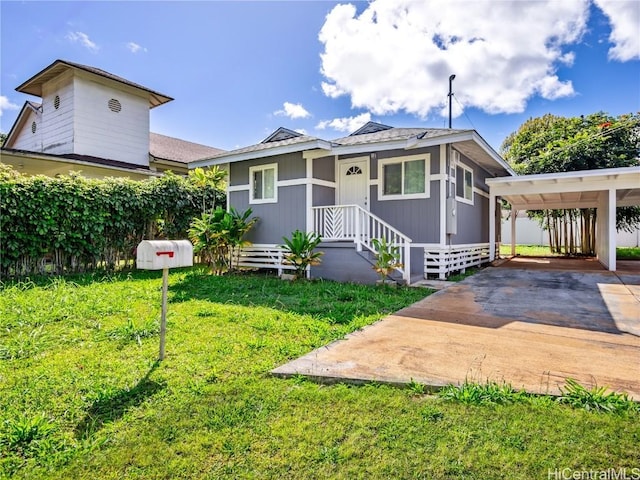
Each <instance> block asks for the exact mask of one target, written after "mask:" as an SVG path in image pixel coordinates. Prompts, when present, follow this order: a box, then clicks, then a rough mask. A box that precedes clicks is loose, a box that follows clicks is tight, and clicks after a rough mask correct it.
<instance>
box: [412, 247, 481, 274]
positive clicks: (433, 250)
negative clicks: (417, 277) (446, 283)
mask: <svg viewBox="0 0 640 480" xmlns="http://www.w3.org/2000/svg"><path fill="white" fill-rule="evenodd" d="M487 262H489V244H488V243H474V244H469V245H451V246H450V247H440V246H439V245H433V246H428V247H424V277H425V278H427V277H428V276H429V275H438V278H440V279H445V278H446V277H448V276H449V275H450V274H451V273H452V272H461V273H464V272H465V271H466V269H467V268H470V267H475V266H478V265H481V264H483V263H487Z"/></svg>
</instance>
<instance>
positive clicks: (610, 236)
mask: <svg viewBox="0 0 640 480" xmlns="http://www.w3.org/2000/svg"><path fill="white" fill-rule="evenodd" d="M486 182H487V185H488V186H489V194H490V202H489V209H490V214H489V218H490V219H491V221H490V222H489V238H490V239H496V232H497V230H496V229H497V228H500V216H497V214H499V213H500V212H499V210H500V208H499V205H498V203H497V200H498V199H499V198H502V199H504V200H506V201H507V202H509V204H511V208H512V211H513V212H517V211H519V210H546V209H549V210H554V209H573V208H596V209H597V214H596V215H597V219H596V253H597V258H598V260H599V261H600V263H602V264H603V265H604V267H605V268H607V269H608V270H612V271H615V270H616V207H627V206H634V205H640V167H624V168H606V169H600V170H584V171H577V172H561V173H545V174H538V175H520V176H515V177H500V178H491V179H487V180H486ZM515 238H516V223H515V215H511V242H512V244H511V251H512V253H513V254H515ZM495 257H496V242H495V241H492V242H490V260H491V261H493V260H494V259H495Z"/></svg>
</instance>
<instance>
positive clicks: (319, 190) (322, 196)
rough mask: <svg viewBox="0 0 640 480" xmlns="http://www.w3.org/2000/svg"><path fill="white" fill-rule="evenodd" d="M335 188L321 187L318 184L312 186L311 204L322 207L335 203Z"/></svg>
mask: <svg viewBox="0 0 640 480" xmlns="http://www.w3.org/2000/svg"><path fill="white" fill-rule="evenodd" d="M335 203H336V189H335V188H331V187H323V186H320V185H314V186H313V206H314V207H323V206H326V205H335Z"/></svg>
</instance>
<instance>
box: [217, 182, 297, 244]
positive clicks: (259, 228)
mask: <svg viewBox="0 0 640 480" xmlns="http://www.w3.org/2000/svg"><path fill="white" fill-rule="evenodd" d="M305 199H306V190H305V186H304V185H296V186H292V187H280V188H279V189H278V203H263V204H257V205H249V192H248V191H242V192H230V194H229V204H230V205H231V206H232V207H234V208H235V209H236V210H239V211H244V210H246V209H247V208H249V207H251V210H253V216H254V217H259V219H260V220H258V223H256V225H255V226H254V227H253V229H251V231H250V232H249V233H248V234H247V237H246V239H247V240H249V241H250V242H251V243H270V244H280V243H282V237H284V236H286V237H288V236H290V235H291V232H293V231H294V230H296V229H299V230H305V227H306V213H305Z"/></svg>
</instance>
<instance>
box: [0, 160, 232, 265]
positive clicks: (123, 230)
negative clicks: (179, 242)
mask: <svg viewBox="0 0 640 480" xmlns="http://www.w3.org/2000/svg"><path fill="white" fill-rule="evenodd" d="M0 167H1V168H0V198H2V202H0V275H1V276H26V275H33V274H43V273H55V274H64V273H76V272H80V271H86V270H91V269H95V268H106V269H114V268H116V267H126V266H130V265H132V264H133V260H134V258H135V248H136V246H137V245H138V243H139V242H140V241H141V240H143V239H153V238H180V237H183V238H184V237H186V235H187V229H188V228H189V224H190V222H191V219H192V218H193V217H195V216H196V215H198V214H199V213H200V211H201V208H203V205H205V206H207V205H211V206H213V205H214V204H215V203H219V202H221V201H223V200H224V196H223V194H222V192H220V190H217V189H216V185H213V184H206V185H203V184H202V182H201V180H199V179H196V178H191V177H190V178H183V177H179V176H177V175H173V174H171V173H170V172H169V173H167V174H165V175H163V176H162V177H158V178H152V179H149V180H142V181H135V180H130V179H126V178H105V179H99V180H98V179H87V178H84V177H82V176H81V175H80V174H77V173H74V174H71V175H68V176H60V177H56V178H52V177H46V176H44V175H38V176H33V177H28V176H24V175H20V174H18V173H16V172H15V171H13V170H11V169H10V168H7V167H6V166H5V165H1V164H0Z"/></svg>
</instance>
